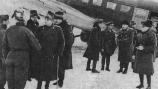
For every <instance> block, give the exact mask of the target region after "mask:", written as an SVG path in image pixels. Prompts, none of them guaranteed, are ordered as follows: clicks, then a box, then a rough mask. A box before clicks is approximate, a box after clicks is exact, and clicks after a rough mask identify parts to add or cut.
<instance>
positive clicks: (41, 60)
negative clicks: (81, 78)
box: [0, 9, 74, 89]
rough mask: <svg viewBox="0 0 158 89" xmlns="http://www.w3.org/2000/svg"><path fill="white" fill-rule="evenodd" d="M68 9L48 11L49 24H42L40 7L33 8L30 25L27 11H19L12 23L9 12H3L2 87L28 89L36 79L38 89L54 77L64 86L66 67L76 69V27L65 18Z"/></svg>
mask: <svg viewBox="0 0 158 89" xmlns="http://www.w3.org/2000/svg"><path fill="white" fill-rule="evenodd" d="M64 13H65V12H63V11H58V12H55V13H53V12H51V11H48V13H47V15H46V16H45V25H44V26H39V22H38V19H40V16H39V15H38V13H37V11H36V10H30V19H29V20H28V21H27V24H26V23H25V20H24V10H22V9H19V10H15V11H14V14H13V15H12V18H15V20H16V24H15V25H13V26H10V27H9V28H8V29H7V25H8V24H9V16H8V15H0V50H1V51H0V89H5V88H4V86H5V84H6V81H7V83H8V89H24V88H25V84H26V81H27V80H30V81H31V78H35V79H36V80H37V81H38V84H37V89H41V86H42V81H46V84H45V89H48V88H49V83H50V81H52V80H57V82H56V83H54V85H57V86H59V87H62V86H63V81H64V76H65V70H66V69H72V53H71V48H72V44H73V42H74V36H73V33H72V29H73V27H72V26H71V25H69V24H68V23H67V21H66V20H64V18H63V15H64Z"/></svg>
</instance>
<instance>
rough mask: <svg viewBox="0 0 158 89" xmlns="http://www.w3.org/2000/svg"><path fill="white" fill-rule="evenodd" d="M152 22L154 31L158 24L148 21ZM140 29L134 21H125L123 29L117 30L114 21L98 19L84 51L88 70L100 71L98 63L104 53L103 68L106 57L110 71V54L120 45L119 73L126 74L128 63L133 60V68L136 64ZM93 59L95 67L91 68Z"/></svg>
mask: <svg viewBox="0 0 158 89" xmlns="http://www.w3.org/2000/svg"><path fill="white" fill-rule="evenodd" d="M148 22H149V24H151V26H150V28H151V29H152V31H154V32H155V31H156V27H157V25H154V22H152V21H148ZM137 32H138V29H136V23H135V22H134V21H131V22H128V21H123V22H122V27H121V29H120V30H119V31H118V32H117V31H116V30H115V29H114V23H113V22H112V21H111V22H107V23H106V22H104V21H102V20H99V21H97V22H96V23H95V24H94V29H92V31H91V32H90V35H89V36H88V40H87V44H88V47H87V49H86V51H85V53H84V55H83V56H84V57H86V58H88V61H87V67H86V70H87V71H92V73H99V71H97V70H96V64H97V61H98V60H99V53H101V55H102V60H101V65H102V66H101V70H104V65H105V59H106V68H105V69H106V70H107V71H110V68H109V65H110V56H112V55H113V53H114V51H115V49H116V48H117V46H118V49H119V50H118V61H119V62H120V69H119V70H118V71H117V73H121V72H122V73H123V74H126V73H127V71H128V65H129V63H130V62H131V63H132V68H133V66H134V64H133V60H132V55H133V51H134V38H135V35H136V33H137ZM92 60H93V68H90V63H91V61H92Z"/></svg>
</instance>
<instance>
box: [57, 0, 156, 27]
mask: <svg viewBox="0 0 158 89" xmlns="http://www.w3.org/2000/svg"><path fill="white" fill-rule="evenodd" d="M57 1H60V2H63V3H65V4H67V5H70V6H72V7H73V8H75V9H77V10H79V11H81V12H83V13H84V14H86V15H88V16H90V17H93V18H102V19H104V20H105V21H107V22H108V21H111V20H112V21H114V23H115V24H116V26H117V27H120V26H121V22H122V21H124V20H127V21H129V22H130V21H131V20H132V21H135V22H136V23H137V24H138V25H139V24H140V23H141V22H142V21H144V20H147V19H151V20H152V21H156V22H158V0H57Z"/></svg>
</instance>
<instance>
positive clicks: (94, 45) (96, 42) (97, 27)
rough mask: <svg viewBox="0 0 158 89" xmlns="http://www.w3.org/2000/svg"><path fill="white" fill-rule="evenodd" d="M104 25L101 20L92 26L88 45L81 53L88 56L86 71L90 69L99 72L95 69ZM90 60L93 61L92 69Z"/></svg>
mask: <svg viewBox="0 0 158 89" xmlns="http://www.w3.org/2000/svg"><path fill="white" fill-rule="evenodd" d="M104 25H105V24H104V23H103V21H99V22H96V23H95V24H94V26H93V27H94V28H93V29H92V31H91V33H90V37H89V41H88V47H87V49H86V51H85V53H84V55H83V56H84V57H86V58H88V61H87V68H86V71H92V73H99V71H97V70H96V65H97V61H98V60H99V52H100V50H101V45H100V43H101V31H104V30H105V28H104V27H105V26H104ZM91 61H93V68H92V70H91V68H90V64H91Z"/></svg>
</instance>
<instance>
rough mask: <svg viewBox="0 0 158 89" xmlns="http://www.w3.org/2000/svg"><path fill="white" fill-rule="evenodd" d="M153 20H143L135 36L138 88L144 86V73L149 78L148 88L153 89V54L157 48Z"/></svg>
mask: <svg viewBox="0 0 158 89" xmlns="http://www.w3.org/2000/svg"><path fill="white" fill-rule="evenodd" d="M151 26H152V22H151V21H150V20H147V21H144V22H142V28H141V29H140V31H139V32H137V34H136V37H135V41H136V44H135V47H134V48H135V50H134V56H133V58H135V66H134V72H135V73H138V74H139V79H140V85H138V86H137V87H136V88H139V89H141V88H143V87H144V75H146V78H147V84H148V86H147V88H146V89H151V76H152V75H153V74H154V65H153V58H154V57H153V56H154V50H155V46H156V45H155V42H156V41H155V39H156V37H155V33H154V32H153V31H152V28H151Z"/></svg>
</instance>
